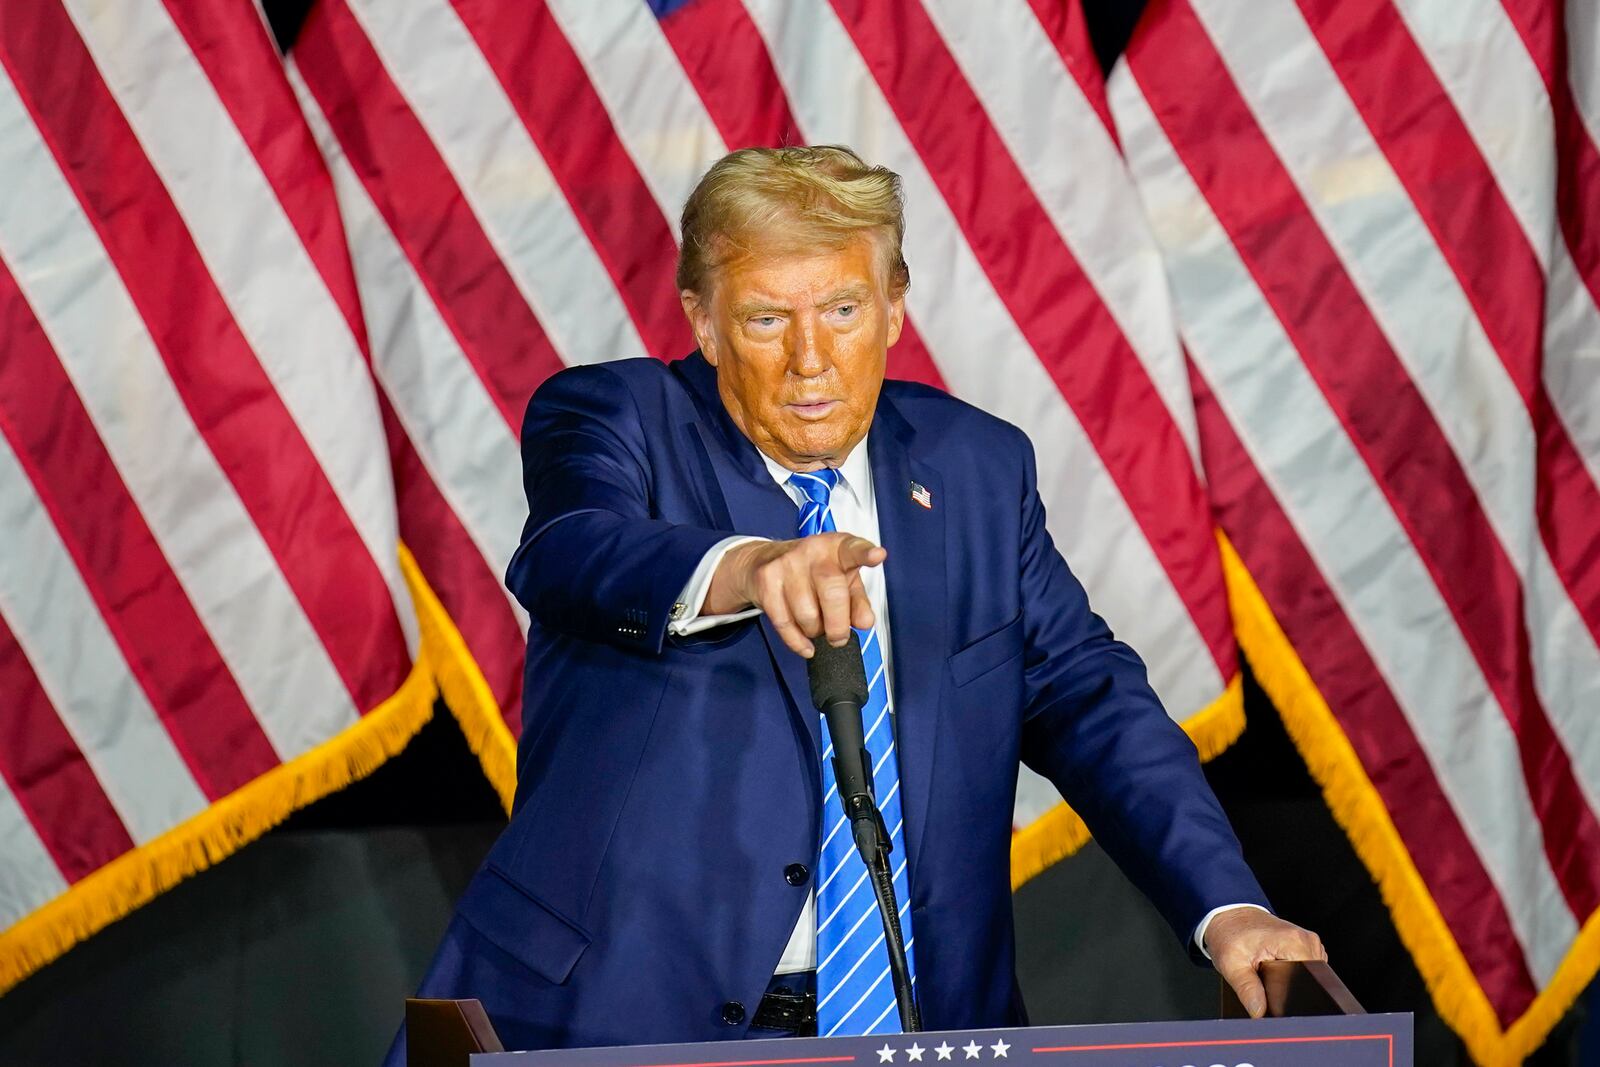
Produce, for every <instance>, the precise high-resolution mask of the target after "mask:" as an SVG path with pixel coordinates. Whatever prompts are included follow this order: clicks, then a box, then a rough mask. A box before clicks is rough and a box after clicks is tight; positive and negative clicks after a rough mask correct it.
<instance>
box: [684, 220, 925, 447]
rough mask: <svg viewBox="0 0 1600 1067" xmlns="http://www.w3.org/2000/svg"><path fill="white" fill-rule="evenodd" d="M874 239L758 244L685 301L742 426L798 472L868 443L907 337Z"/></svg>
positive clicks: (899, 301)
mask: <svg viewBox="0 0 1600 1067" xmlns="http://www.w3.org/2000/svg"><path fill="white" fill-rule="evenodd" d="M886 275H887V272H886V271H885V270H884V269H883V268H882V265H881V263H880V260H879V257H878V249H877V245H876V243H875V242H874V240H873V239H872V238H870V237H867V236H861V237H858V238H856V239H855V240H854V241H852V242H851V243H850V244H848V245H846V246H844V247H843V248H839V249H836V250H831V251H829V250H824V251H820V252H817V253H815V254H809V255H807V254H798V255H797V254H795V253H793V252H789V253H777V252H772V253H762V252H759V251H758V252H752V253H749V254H746V255H744V256H742V257H740V258H738V259H735V260H733V261H731V262H729V263H727V264H725V265H724V266H723V267H722V268H721V269H720V270H718V271H717V273H716V276H715V277H714V278H713V279H712V281H711V283H710V286H709V288H710V290H711V291H710V292H709V293H708V294H706V298H705V299H702V298H701V297H700V296H699V295H697V294H695V293H693V292H689V291H687V290H686V291H684V292H683V293H682V294H681V295H682V299H683V309H684V311H685V312H686V313H687V314H688V316H689V322H690V324H691V325H692V326H693V327H694V332H695V337H696V339H697V340H698V341H699V343H700V349H701V351H702V352H704V353H705V357H706V360H707V362H709V363H710V364H711V365H712V366H714V367H716V368H717V392H718V393H720V394H721V396H722V403H723V406H725V407H726V408H727V409H728V414H729V415H730V416H732V418H733V421H734V424H735V425H737V426H738V427H739V429H740V431H741V432H743V433H744V435H745V436H746V437H748V438H749V439H750V440H751V441H753V442H755V445H756V447H757V448H759V449H761V451H762V452H765V453H766V454H767V455H768V456H771V457H772V458H773V459H775V460H777V461H778V462H779V463H781V464H783V465H784V466H785V467H788V468H789V469H790V470H796V471H807V470H817V469H818V468H820V467H824V466H829V467H834V466H838V465H839V464H840V463H842V462H843V461H844V458H845V457H846V456H847V455H849V454H850V450H851V449H853V448H855V446H856V445H858V444H860V443H861V439H862V438H863V437H865V436H866V435H867V429H868V428H869V427H870V426H871V425H872V414H873V411H874V410H876V408H877V405H878V392H879V391H880V390H881V389H882V388H883V373H884V365H885V361H886V360H887V357H888V351H889V346H890V345H892V344H894V343H895V342H896V341H897V340H899V339H900V326H901V323H902V322H904V320H905V299H904V297H903V296H902V297H891V296H890V295H889V282H888V278H887V276H886Z"/></svg>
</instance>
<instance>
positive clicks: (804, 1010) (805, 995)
mask: <svg viewBox="0 0 1600 1067" xmlns="http://www.w3.org/2000/svg"><path fill="white" fill-rule="evenodd" d="M815 988H816V972H815V971H811V972H807V973H805V974H784V975H779V976H777V977H776V978H774V979H773V980H772V984H771V985H769V986H768V987H767V992H766V995H765V996H763V997H762V998H761V1003H760V1004H758V1005H757V1006H756V1012H755V1015H753V1016H751V1018H750V1028H751V1029H752V1030H778V1031H782V1032H783V1033H786V1034H792V1035H794V1036H795V1037H816V1036H817V994H816V993H815V991H814V990H815ZM752 1036H754V1035H752Z"/></svg>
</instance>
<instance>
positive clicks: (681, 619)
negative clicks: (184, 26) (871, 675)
mask: <svg viewBox="0 0 1600 1067" xmlns="http://www.w3.org/2000/svg"><path fill="white" fill-rule="evenodd" d="M761 459H762V461H763V462H764V463H766V465H767V472H768V473H769V474H771V475H772V480H773V481H775V482H777V483H778V485H779V486H780V487H782V489H783V491H784V492H786V493H788V494H789V498H790V499H791V500H793V501H794V505H795V532H796V533H797V534H798V532H799V525H800V505H801V503H802V502H804V500H805V499H806V497H805V494H804V493H802V492H801V491H800V490H799V489H796V488H795V487H794V486H792V485H790V484H789V476H790V475H791V474H792V473H794V472H793V471H790V470H789V469H788V468H786V467H784V466H783V465H782V464H781V463H779V462H777V461H776V460H774V459H772V458H771V457H769V456H768V455H767V454H766V453H764V452H763V453H762V454H761ZM838 469H839V484H838V485H836V486H835V487H834V489H833V494H832V496H831V497H829V502H828V503H829V511H830V512H832V514H833V525H834V528H835V529H837V530H839V531H840V532H841V533H851V534H855V535H856V536H857V537H864V538H866V539H867V540H868V541H871V542H872V543H873V544H875V545H877V544H882V543H883V542H882V541H881V540H879V536H878V499H877V496H876V494H875V493H874V491H873V487H872V464H871V463H869V462H868V461H867V439H866V438H862V440H861V443H860V444H858V445H857V446H856V447H855V448H854V449H853V450H852V451H851V453H850V455H849V456H847V457H846V458H845V461H844V462H843V463H841V464H840V465H839V468H838ZM764 540H766V538H763V537H748V536H738V535H736V536H733V537H728V538H724V539H723V540H721V541H718V542H717V543H716V544H715V545H712V546H711V550H710V551H709V552H707V553H706V554H705V557H704V558H702V559H701V560H700V563H699V565H698V566H697V567H695V569H694V573H693V574H691V575H690V576H689V581H688V583H687V584H685V585H684V587H683V592H682V593H680V594H679V595H678V600H677V605H678V606H679V607H681V609H682V610H674V612H673V614H674V615H675V616H677V617H676V618H675V619H674V620H673V621H672V622H670V623H669V624H668V629H669V630H670V631H671V632H672V633H674V634H677V635H679V636H680V637H681V636H686V635H688V634H694V633H699V632H700V631H702V630H709V629H711V628H712V627H715V626H724V625H726V624H728V623H731V622H737V621H739V620H741V619H748V618H751V617H753V616H756V615H759V614H761V609H760V608H749V609H747V610H745V611H740V612H735V613H733V614H730V615H702V614H700V609H701V607H703V606H704V605H705V602H706V594H708V593H709V592H710V591H711V579H712V576H713V575H715V574H716V571H717V566H718V565H719V564H721V562H722V557H723V556H725V555H727V553H728V550H729V549H731V548H733V547H735V546H736V545H742V544H744V543H746V542H748V541H764ZM861 584H862V585H864V586H865V587H866V590H867V601H868V603H870V604H871V605H872V617H873V619H874V620H875V622H874V626H875V628H876V629H877V631H878V647H879V648H881V649H882V650H883V664H884V671H883V676H884V685H885V686H886V688H887V689H888V694H889V707H890V708H891V709H893V708H894V682H893V678H894V669H893V668H894V665H893V663H892V662H891V659H890V657H891V655H892V652H891V648H892V647H893V646H892V645H891V643H890V640H889V591H888V587H887V585H886V579H885V576H884V573H883V568H882V567H881V566H878V567H863V568H862V569H861ZM1239 906H1240V905H1236V904H1226V905H1223V906H1222V907H1220V908H1215V909H1213V910H1212V911H1210V912H1209V913H1207V915H1206V917H1205V918H1204V919H1202V920H1200V925H1199V926H1197V927H1196V928H1195V931H1194V942H1195V945H1196V946H1198V947H1199V949H1200V951H1201V953H1203V954H1204V955H1205V957H1206V958H1207V959H1210V958H1211V954H1210V953H1209V952H1207V951H1206V946H1205V933H1206V929H1207V927H1209V926H1210V925H1211V920H1212V919H1213V918H1215V917H1216V916H1217V915H1218V914H1219V913H1221V912H1223V911H1226V910H1228V909H1229V908H1233V907H1239ZM1245 906H1246V907H1256V905H1253V904H1251V905H1245ZM1261 910H1265V909H1261ZM816 965H817V894H816V890H815V889H813V890H812V892H811V895H810V896H809V897H807V899H806V905H805V907H804V908H802V909H801V911H800V919H799V921H798V922H796V923H795V926H794V932H793V933H791V934H790V935H789V944H788V945H787V946H785V947H784V950H783V957H782V959H780V960H779V961H778V966H777V968H776V969H775V971H774V973H775V974H792V973H794V972H797V971H810V970H814V969H815V968H816Z"/></svg>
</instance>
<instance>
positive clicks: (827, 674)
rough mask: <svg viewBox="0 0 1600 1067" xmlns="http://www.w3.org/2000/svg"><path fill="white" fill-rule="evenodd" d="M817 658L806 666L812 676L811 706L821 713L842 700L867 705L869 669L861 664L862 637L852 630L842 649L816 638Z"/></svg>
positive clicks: (824, 639) (823, 638)
mask: <svg viewBox="0 0 1600 1067" xmlns="http://www.w3.org/2000/svg"><path fill="white" fill-rule="evenodd" d="M815 647H816V650H817V651H816V655H814V656H812V657H811V661H810V662H809V663H808V664H806V673H807V674H808V675H810V677H811V703H813V704H815V705H816V706H817V710H818V711H822V710H823V709H825V708H827V707H829V706H830V705H833V704H837V703H839V702H840V701H849V702H850V703H853V704H856V705H857V706H861V705H864V704H866V702H867V668H866V666H865V664H863V663H862V662H861V638H860V637H859V636H857V634H856V632H855V631H854V630H852V631H850V641H849V643H848V644H846V645H844V646H843V647H841V648H834V647H833V646H832V645H830V644H828V639H827V638H826V637H819V638H817V639H816V644H815Z"/></svg>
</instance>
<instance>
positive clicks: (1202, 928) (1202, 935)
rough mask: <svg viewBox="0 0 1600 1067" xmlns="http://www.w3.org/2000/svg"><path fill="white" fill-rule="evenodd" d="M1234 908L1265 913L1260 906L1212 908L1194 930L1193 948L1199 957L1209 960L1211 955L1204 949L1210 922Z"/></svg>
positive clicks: (1235, 905)
mask: <svg viewBox="0 0 1600 1067" xmlns="http://www.w3.org/2000/svg"><path fill="white" fill-rule="evenodd" d="M1234 908H1254V909H1256V910H1257V911H1267V909H1266V908H1263V907H1262V906H1261V905H1260V904H1224V905H1222V907H1220V908H1212V909H1211V910H1210V911H1208V912H1206V917H1205V918H1204V919H1201V920H1200V925H1199V926H1196V927H1195V928H1194V947H1195V948H1197V949H1199V950H1200V955H1202V956H1204V957H1205V958H1206V959H1208V960H1209V959H1210V958H1211V953H1210V952H1209V951H1208V950H1207V949H1206V931H1207V930H1208V929H1210V928H1211V920H1212V919H1215V918H1216V917H1217V916H1218V915H1221V914H1222V913H1223V912H1225V911H1232V910H1233V909H1234ZM1267 914H1268V915H1271V914H1272V913H1271V912H1270V911H1267Z"/></svg>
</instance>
